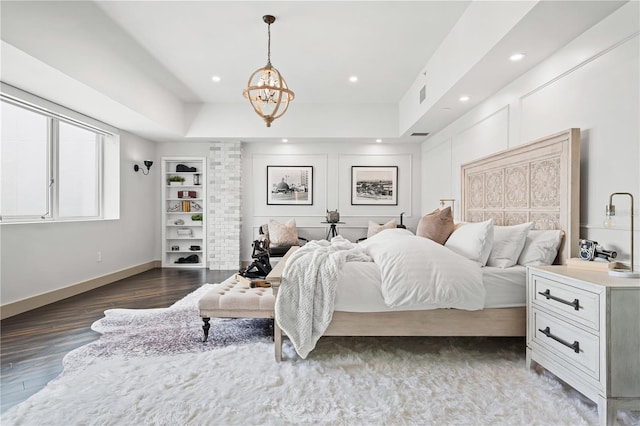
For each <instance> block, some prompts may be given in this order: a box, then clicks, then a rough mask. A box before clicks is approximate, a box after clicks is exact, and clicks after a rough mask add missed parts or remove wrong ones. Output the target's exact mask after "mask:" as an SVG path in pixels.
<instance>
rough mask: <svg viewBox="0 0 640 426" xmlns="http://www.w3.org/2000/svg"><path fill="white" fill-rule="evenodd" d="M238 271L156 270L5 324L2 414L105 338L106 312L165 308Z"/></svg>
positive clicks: (1, 350)
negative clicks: (101, 327) (69, 357)
mask: <svg viewBox="0 0 640 426" xmlns="http://www.w3.org/2000/svg"><path fill="white" fill-rule="evenodd" d="M234 272H237V271H210V270H208V269H169V268H166V269H165V268H157V269H152V270H150V271H146V272H143V273H141V274H138V275H134V276H132V277H129V278H126V279H123V280H120V281H116V282H114V283H112V284H109V285H106V286H103V287H100V288H97V289H95V290H91V291H88V292H86V293H83V294H80V295H77V296H73V297H70V298H68V299H64V300H61V301H59V302H56V303H52V304H50V305H47V306H43V307H41V308H38V309H34V310H32V311H29V312H25V313H23V314H20V315H16V316H13V317H10V318H6V319H4V320H2V321H1V322H0V326H1V332H0V335H1V337H0V340H1V348H0V358H1V364H2V365H1V378H0V389H1V392H0V394H1V399H2V407H1V410H2V412H4V411H6V410H7V409H9V408H10V407H12V406H14V405H16V404H18V403H20V402H22V401H24V400H25V399H27V398H28V397H29V396H31V395H32V394H34V393H36V392H38V391H39V390H40V389H42V388H43V387H44V386H45V385H46V384H47V382H49V381H50V380H51V379H53V378H55V377H56V376H57V375H59V374H60V373H61V372H62V358H63V357H64V356H65V355H66V354H67V353H68V352H69V351H71V350H73V349H75V348H77V347H80V346H82V345H84V344H87V343H89V342H91V341H93V340H96V339H97V338H98V337H99V336H100V335H99V334H98V333H96V332H94V331H92V330H91V328H90V327H91V324H92V323H93V322H94V321H96V320H98V319H100V318H102V316H103V312H104V311H105V310H106V309H112V308H134V309H147V308H161V307H167V306H170V305H171V304H173V303H174V302H175V301H177V300H179V299H181V298H182V297H184V296H185V295H187V294H188V293H190V292H192V291H194V290H195V289H197V288H198V287H200V286H201V285H202V284H205V283H216V282H220V281H223V280H225V279H226V278H228V277H229V276H231V275H232V274H233V273H234Z"/></svg>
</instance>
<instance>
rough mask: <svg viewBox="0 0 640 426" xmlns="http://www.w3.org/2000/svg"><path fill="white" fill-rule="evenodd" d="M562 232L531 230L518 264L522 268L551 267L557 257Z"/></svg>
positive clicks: (555, 230)
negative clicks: (522, 266)
mask: <svg viewBox="0 0 640 426" xmlns="http://www.w3.org/2000/svg"><path fill="white" fill-rule="evenodd" d="M562 236H563V232H562V231H560V230H557V229H553V230H547V231H539V230H531V231H529V234H528V235H527V238H526V240H525V242H524V248H523V249H522V253H521V254H520V257H519V258H518V264H519V265H524V266H538V265H551V264H552V263H553V261H554V260H555V259H556V256H557V255H558V248H560V243H561V242H562Z"/></svg>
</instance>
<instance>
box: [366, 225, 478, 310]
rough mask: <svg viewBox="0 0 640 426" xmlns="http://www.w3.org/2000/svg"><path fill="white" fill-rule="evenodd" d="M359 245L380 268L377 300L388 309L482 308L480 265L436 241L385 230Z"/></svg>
mask: <svg viewBox="0 0 640 426" xmlns="http://www.w3.org/2000/svg"><path fill="white" fill-rule="evenodd" d="M359 246H361V247H362V249H364V251H365V252H366V253H367V254H368V255H369V256H371V258H372V259H373V261H374V262H375V264H376V265H378V267H379V268H380V277H381V287H380V288H381V294H382V298H383V300H384V303H385V304H386V305H387V306H389V307H391V308H397V307H402V308H405V309H407V308H411V307H413V306H422V307H423V308H424V306H430V307H431V309H437V308H456V309H464V310H478V309H482V307H483V306H484V299H485V288H484V285H483V284H482V271H481V268H480V266H479V265H478V264H477V263H475V262H473V261H471V260H469V259H467V258H465V257H463V256H461V255H459V254H457V253H455V252H454V251H452V250H450V249H448V248H446V247H444V246H442V245H440V244H438V243H436V242H435V241H432V240H430V239H428V238H423V237H418V236H416V235H414V234H413V233H411V232H409V231H407V230H406V229H386V230H384V231H381V232H379V233H377V234H376V235H374V236H373V237H371V238H368V239H367V240H366V241H364V242H362V243H360V244H359Z"/></svg>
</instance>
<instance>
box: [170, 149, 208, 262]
mask: <svg viewBox="0 0 640 426" xmlns="http://www.w3.org/2000/svg"><path fill="white" fill-rule="evenodd" d="M179 165H181V167H180V168H179V167H178V166H179ZM182 166H185V167H188V168H195V171H183V170H181V171H178V169H182V168H183V167H182ZM162 177H163V179H162V251H163V253H162V267H164V268H204V267H206V266H207V215H206V212H207V206H206V200H207V185H206V183H207V158H206V157H163V158H162ZM178 177H180V178H182V179H184V181H182V182H169V180H170V179H177V178H178ZM198 215H199V216H200V218H201V220H199V218H198ZM194 256H197V262H191V261H189V260H193V259H195V258H194ZM185 260H187V261H186V262H185Z"/></svg>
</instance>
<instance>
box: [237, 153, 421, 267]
mask: <svg viewBox="0 0 640 426" xmlns="http://www.w3.org/2000/svg"><path fill="white" fill-rule="evenodd" d="M242 161H243V167H242V168H243V182H242V185H243V198H242V202H243V218H242V221H243V223H242V245H241V259H242V260H245V261H247V260H250V259H251V243H252V242H253V240H254V239H255V238H256V237H257V236H258V228H259V226H260V225H262V224H264V223H267V222H268V221H269V220H270V219H276V220H278V221H281V222H285V221H287V220H288V219H289V218H294V219H295V220H296V224H297V226H298V229H299V234H300V236H303V237H305V238H308V239H321V238H324V237H325V236H326V233H327V228H326V225H325V224H322V223H321V222H323V221H324V220H325V219H326V211H327V209H329V210H335V209H338V212H339V213H340V220H341V221H342V222H346V223H345V224H344V225H339V227H338V229H339V232H340V234H341V235H343V236H344V237H345V238H347V239H349V240H351V241H355V240H356V239H358V238H360V237H364V236H366V233H367V226H368V223H369V220H372V221H374V222H378V223H385V222H387V221H389V220H391V219H395V220H396V221H397V222H399V220H400V219H399V215H400V213H401V212H405V215H404V224H405V225H407V227H408V228H410V229H412V230H414V231H415V227H416V225H417V222H418V220H419V219H420V217H421V209H420V191H419V187H418V183H419V182H420V168H421V166H420V146H418V145H416V144H397V145H391V144H371V145H369V144H356V143H346V142H345V143H327V144H283V143H279V144H266V143H251V144H249V143H245V144H243V150H242ZM269 164H270V165H300V166H313V181H314V189H313V191H314V196H313V205H311V206H307V205H300V206H298V205H294V206H277V205H267V204H266V193H267V183H266V176H267V172H266V166H267V165H269ZM367 165H378V166H395V165H397V166H398V205H397V206H352V205H351V201H350V194H351V166H367Z"/></svg>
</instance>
